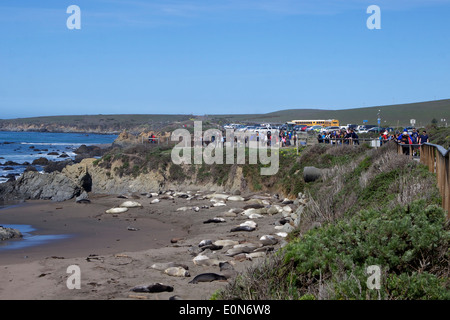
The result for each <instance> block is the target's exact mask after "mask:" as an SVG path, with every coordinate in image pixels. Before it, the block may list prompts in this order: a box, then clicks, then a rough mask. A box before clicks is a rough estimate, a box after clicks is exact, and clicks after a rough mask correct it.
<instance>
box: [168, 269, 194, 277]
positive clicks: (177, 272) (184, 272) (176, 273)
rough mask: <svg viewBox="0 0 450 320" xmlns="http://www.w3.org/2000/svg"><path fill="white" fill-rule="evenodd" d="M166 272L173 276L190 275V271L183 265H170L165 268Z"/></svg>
mask: <svg viewBox="0 0 450 320" xmlns="http://www.w3.org/2000/svg"><path fill="white" fill-rule="evenodd" d="M164 273H165V274H168V275H169V276H173V277H190V276H191V275H190V274H189V271H187V270H186V269H184V268H182V267H170V268H167V269H166V270H164Z"/></svg>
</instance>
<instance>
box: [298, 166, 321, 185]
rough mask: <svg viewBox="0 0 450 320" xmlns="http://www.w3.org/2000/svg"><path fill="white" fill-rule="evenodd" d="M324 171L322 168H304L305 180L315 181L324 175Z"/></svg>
mask: <svg viewBox="0 0 450 320" xmlns="http://www.w3.org/2000/svg"><path fill="white" fill-rule="evenodd" d="M322 173H323V171H322V169H318V168H316V167H305V168H303V180H305V182H314V181H316V180H317V179H319V178H320V177H321V176H322Z"/></svg>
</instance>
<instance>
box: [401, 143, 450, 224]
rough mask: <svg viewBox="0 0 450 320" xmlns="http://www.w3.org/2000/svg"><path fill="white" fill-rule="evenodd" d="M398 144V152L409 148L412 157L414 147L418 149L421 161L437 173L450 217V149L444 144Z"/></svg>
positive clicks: (444, 203)
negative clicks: (443, 145)
mask: <svg viewBox="0 0 450 320" xmlns="http://www.w3.org/2000/svg"><path fill="white" fill-rule="evenodd" d="M397 146H398V153H400V154H404V153H405V150H408V151H409V155H410V157H412V154H413V149H414V148H416V149H418V150H419V152H418V155H419V156H420V163H423V164H424V165H426V166H428V170H429V171H430V172H433V173H436V176H437V185H438V189H439V192H440V193H441V196H442V207H443V208H444V209H445V210H446V211H447V218H450V168H449V167H450V149H448V150H446V149H445V148H444V147H442V146H439V145H436V144H431V143H424V144H422V145H404V144H400V143H397ZM419 148H420V149H419Z"/></svg>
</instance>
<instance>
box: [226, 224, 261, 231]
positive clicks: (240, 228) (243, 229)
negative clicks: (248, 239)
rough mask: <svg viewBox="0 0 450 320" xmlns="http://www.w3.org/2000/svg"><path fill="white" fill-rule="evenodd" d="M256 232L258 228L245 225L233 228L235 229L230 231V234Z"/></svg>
mask: <svg viewBox="0 0 450 320" xmlns="http://www.w3.org/2000/svg"><path fill="white" fill-rule="evenodd" d="M255 230H256V228H253V227H250V226H246V225H244V226H239V227H236V228H233V229H231V230H230V232H236V231H255Z"/></svg>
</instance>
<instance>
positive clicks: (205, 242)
mask: <svg viewBox="0 0 450 320" xmlns="http://www.w3.org/2000/svg"><path fill="white" fill-rule="evenodd" d="M210 244H212V240H210V239H205V240H202V241H200V243H199V244H198V246H199V247H203V246H207V245H210Z"/></svg>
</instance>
